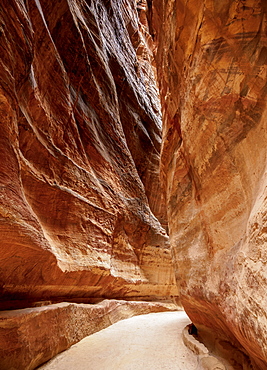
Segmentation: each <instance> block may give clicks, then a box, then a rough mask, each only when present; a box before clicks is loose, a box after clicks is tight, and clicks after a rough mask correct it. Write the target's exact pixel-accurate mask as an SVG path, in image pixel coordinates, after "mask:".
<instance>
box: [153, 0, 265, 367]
mask: <svg viewBox="0 0 267 370" xmlns="http://www.w3.org/2000/svg"><path fill="white" fill-rule="evenodd" d="M266 11H267V8H266V3H265V2H264V1H258V0H248V1H241V0H237V1H229V0H222V1H216V0H207V1H195V0H194V1H193V0H189V1H185V0H177V1H167V0H166V1H163V2H162V1H159V0H155V1H154V2H153V7H152V8H151V18H150V19H151V24H150V28H151V30H152V31H153V32H154V37H155V39H156V40H157V42H158V43H159V48H158V57H157V58H158V60H157V63H158V70H159V73H158V76H159V80H160V92H161V98H162V107H163V120H164V134H163V135H164V138H163V141H164V143H163V148H162V162H161V167H162V179H163V181H164V184H165V188H166V194H167V202H168V219H169V229H170V238H171V246H172V249H173V257H174V262H175V266H176V278H177V281H178V284H179V285H180V290H181V299H182V303H183V305H184V307H185V309H186V312H187V313H188V315H189V316H190V318H191V319H192V321H193V322H194V323H195V324H196V325H197V326H198V327H202V326H203V327H206V328H209V329H211V330H212V331H215V332H216V334H219V335H220V336H221V337H222V336H226V337H228V338H229V337H230V339H231V340H232V342H234V343H236V344H238V345H239V346H240V347H241V348H243V349H245V351H246V352H248V353H249V355H250V356H251V357H252V358H253V359H254V361H255V363H256V364H257V366H259V367H260V368H262V369H263V368H264V369H265V368H266V366H267V341H266V330H267V312H266V307H267V298H266V287H267V282H266V279H267V270H266V262H267V259H266V246H267V245H266V243H267V223H266V222H267V192H266V189H267V188H266V185H267V177H266V142H267V141H266V133H267V131H266V122H267V120H266V118H267V117H266V113H267V111H266V94H267V82H266V81H267V80H266V72H267V69H266V67H267V65H266V64H267V40H266V32H267V29H266Z"/></svg>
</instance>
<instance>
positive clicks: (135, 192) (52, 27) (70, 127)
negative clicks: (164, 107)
mask: <svg viewBox="0 0 267 370" xmlns="http://www.w3.org/2000/svg"><path fill="white" fill-rule="evenodd" d="M143 8H144V5H143V4H139V5H138V6H137V4H136V2H135V1H126V0H120V1H115V0H114V1H104V0H103V1H85V0H74V1H73V0H71V1H68V0H60V1H47V0H40V1H39V0H29V1H20V0H11V1H10V0H3V1H1V5H0V22H1V33H0V34H1V40H0V58H1V59H0V62H1V68H0V87H1V95H0V103H1V104H0V109H1V132H0V157H1V158H0V166H1V173H0V183H1V184H0V185H1V199H0V204H1V206H0V214H1V218H0V234H1V247H0V248H1V250H0V258H1V266H0V281H1V299H2V300H5V301H11V300H14V299H15V300H42V299H48V298H49V299H53V298H54V299H56V300H60V299H61V298H62V297H64V298H65V299H66V298H73V297H74V298H75V297H80V298H81V297H123V296H131V297H134V296H135V297H144V296H149V297H156V296H165V295H170V294H176V291H175V289H176V288H175V287H174V282H173V280H174V279H173V277H172V271H171V264H170V255H169V249H168V237H167V234H166V232H165V230H164V227H166V217H165V212H164V204H163V201H162V196H161V192H160V187H159V176H158V172H159V171H158V163H159V151H160V142H161V113H160V105H159V100H158V91H157V86H156V83H155V77H154V70H153V67H152V63H153V53H152V51H153V42H152V39H151V37H150V36H149V34H148V29H147V24H146V17H145V11H144V9H143ZM139 16H140V19H139ZM159 220H160V222H161V224H160V222H159ZM162 225H163V226H162ZM16 305H17V302H15V303H14V304H13V306H16ZM10 306H11V304H10Z"/></svg>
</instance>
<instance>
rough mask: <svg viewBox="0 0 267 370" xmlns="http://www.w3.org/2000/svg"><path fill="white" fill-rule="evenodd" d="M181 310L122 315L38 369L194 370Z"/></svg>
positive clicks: (193, 356)
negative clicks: (111, 323) (184, 339)
mask: <svg viewBox="0 0 267 370" xmlns="http://www.w3.org/2000/svg"><path fill="white" fill-rule="evenodd" d="M189 322H190V320H189V319H188V317H187V315H186V313H185V312H184V311H176V312H160V313H151V314H147V315H139V316H135V317H132V318H130V319H125V320H122V321H119V322H117V323H116V324H114V325H112V326H110V327H108V328H106V329H104V330H101V331H99V332H97V333H95V334H92V335H90V336H88V337H86V338H84V339H83V340H81V341H80V342H79V343H77V344H75V345H73V346H72V347H71V348H70V349H68V350H66V351H65V352H62V353H61V354H59V355H58V356H56V357H55V358H54V359H52V360H51V361H50V362H49V363H47V364H46V365H44V366H42V367H41V368H39V369H42V370H66V369H75V370H96V369H97V370H107V369H108V370H139V369H140V370H141V369H146V370H152V369H153V370H156V369H161V370H163V369H168V370H196V369H199V370H200V369H201V367H200V366H198V359H197V356H196V355H194V354H193V352H191V351H190V350H189V349H188V348H187V347H185V345H184V344H183V340H182V336H181V333H182V330H183V329H184V327H185V326H186V325H187V324H188V323H189Z"/></svg>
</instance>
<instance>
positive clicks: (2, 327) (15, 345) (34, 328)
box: [0, 299, 177, 370]
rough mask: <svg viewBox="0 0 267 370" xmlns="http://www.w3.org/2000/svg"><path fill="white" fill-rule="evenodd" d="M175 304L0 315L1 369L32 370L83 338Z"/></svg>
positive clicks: (65, 307) (60, 307) (56, 307)
mask: <svg viewBox="0 0 267 370" xmlns="http://www.w3.org/2000/svg"><path fill="white" fill-rule="evenodd" d="M176 309H177V306H176V305H174V304H170V303H169V304H168V303H160V302H131V301H129V302H127V301H123V300H120V301H118V300H113V299H111V300H104V301H102V302H101V303H98V304H96V305H89V304H75V303H66V302H62V303H58V304H52V305H50V306H43V307H35V308H25V309H21V310H11V311H2V312H0V343H1V346H0V368H1V370H10V369H18V370H20V369H24V370H31V369H35V368H36V367H37V366H39V365H41V364H43V363H44V362H46V361H48V360H50V359H51V357H53V356H55V355H56V354H58V353H59V352H61V351H63V350H66V349H67V348H69V347H70V346H71V345H73V344H74V343H77V342H78V341H80V340H81V339H83V338H84V337H85V336H88V335H90V334H92V333H95V332H97V331H99V330H102V329H104V328H106V327H108V326H109V325H112V324H114V323H115V322H117V321H119V320H122V319H126V318H129V317H132V316H135V315H143V314H148V313H152V312H163V311H175V310H176Z"/></svg>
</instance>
